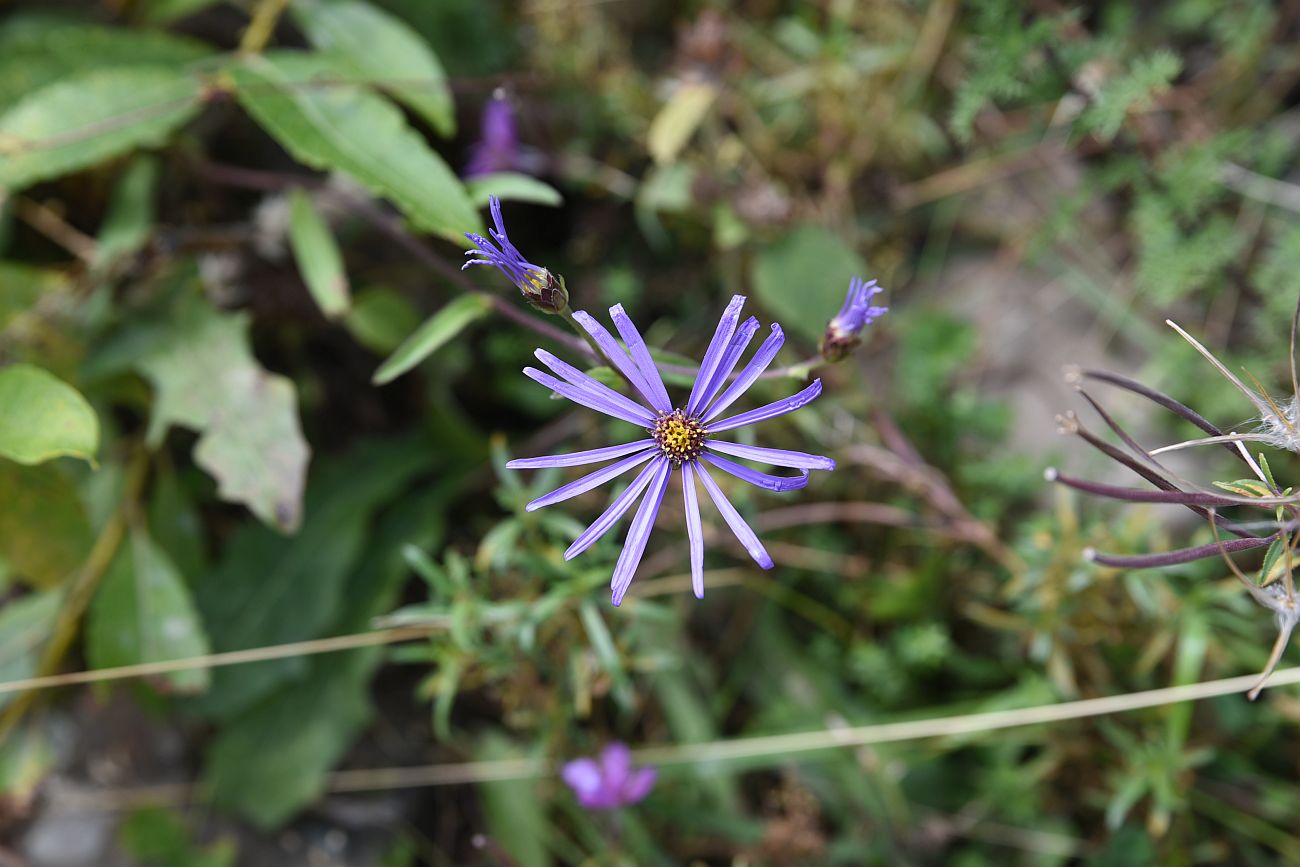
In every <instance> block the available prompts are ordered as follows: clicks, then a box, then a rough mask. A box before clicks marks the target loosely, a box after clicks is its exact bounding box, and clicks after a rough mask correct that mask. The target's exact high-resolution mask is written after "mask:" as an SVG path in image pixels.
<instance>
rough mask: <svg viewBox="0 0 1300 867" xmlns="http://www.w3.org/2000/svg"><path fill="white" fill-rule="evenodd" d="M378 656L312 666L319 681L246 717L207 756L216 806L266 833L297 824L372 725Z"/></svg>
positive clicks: (279, 695)
mask: <svg viewBox="0 0 1300 867" xmlns="http://www.w3.org/2000/svg"><path fill="white" fill-rule="evenodd" d="M379 652H380V651H379V648H366V649H365V650H360V651H351V652H349V653H347V654H345V655H342V656H335V658H333V659H329V660H319V659H318V660H312V662H311V669H312V675H311V676H309V677H307V678H306V679H304V680H301V681H299V682H298V683H296V684H293V685H291V686H289V687H287V688H281V689H279V690H277V692H276V694H275V695H274V696H272V697H271V699H270V700H268V701H266V702H263V703H261V704H258V705H257V706H255V707H253V708H252V709H250V710H247V711H244V712H243V713H241V714H240V715H239V718H238V720H236V721H234V722H233V723H232V724H230V725H227V726H226V727H224V728H223V729H222V731H221V733H220V734H219V735H218V736H217V739H216V741H215V742H214V743H213V745H212V749H211V750H210V751H209V753H208V760H207V774H206V783H207V789H208V791H209V792H210V793H211V795H212V801H213V803H214V804H217V805H218V806H222V807H226V808H228V809H232V810H235V811H236V812H238V813H240V814H241V815H243V816H244V817H245V818H246V819H248V820H249V821H251V822H253V823H254V824H256V825H258V826H259V827H261V828H274V827H276V826H277V825H279V824H281V823H283V822H284V821H286V820H287V819H290V818H292V817H293V815H294V814H295V813H296V812H298V810H300V809H301V808H302V807H303V806H304V805H306V804H308V803H310V802H311V801H313V800H315V799H316V798H317V797H319V796H320V795H321V794H322V793H323V791H324V785H325V778H326V772H328V770H329V769H330V768H331V767H333V765H334V763H335V762H336V761H338V759H339V758H340V757H341V756H342V754H343V751H344V750H346V749H347V747H348V745H349V744H351V743H352V740H353V739H354V738H355V737H356V735H357V733H358V732H359V731H360V730H361V729H362V728H363V727H364V726H365V724H366V722H367V721H368V720H369V719H370V713H371V708H370V702H369V695H368V693H369V690H368V684H369V680H370V674H371V671H372V670H373V665H374V662H375V661H376V660H377V659H378V658H379Z"/></svg>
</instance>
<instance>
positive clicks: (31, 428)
mask: <svg viewBox="0 0 1300 867" xmlns="http://www.w3.org/2000/svg"><path fill="white" fill-rule="evenodd" d="M98 448H99V419H98V418H96V417H95V411H94V410H93V409H91V408H90V404H89V403H87V402H86V399H85V398H84V397H82V396H81V392H79V391H77V390H76V389H75V388H73V387H72V386H70V385H68V384H67V383H65V382H63V380H61V379H59V378H58V377H56V376H54V375H53V374H51V373H47V372H46V371H44V370H41V369H40V368H39V367H33V366H32V365H30V364H15V365H11V366H10V367H5V368H0V457H6V458H9V459H10V460H13V461H17V462H18V463H20V464H39V463H42V462H44V461H48V460H50V459H52V458H58V457H76V458H82V459H83V460H87V461H90V462H92V463H93V462H94V460H95V452H96V451H97V450H98Z"/></svg>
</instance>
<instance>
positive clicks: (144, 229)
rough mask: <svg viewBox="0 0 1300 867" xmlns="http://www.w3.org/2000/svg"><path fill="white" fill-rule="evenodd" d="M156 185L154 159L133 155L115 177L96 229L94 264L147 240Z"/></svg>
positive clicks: (101, 264)
mask: <svg viewBox="0 0 1300 867" xmlns="http://www.w3.org/2000/svg"><path fill="white" fill-rule="evenodd" d="M157 188H158V160H157V159H155V158H154V157H151V156H140V157H136V158H135V159H134V160H132V161H131V164H130V165H128V166H127V167H126V170H125V171H123V172H122V175H121V177H119V178H118V181H117V185H116V186H115V187H114V188H113V199H112V202H111V203H110V204H109V207H108V214H107V216H105V217H104V224H103V225H102V226H101V227H100V229H99V239H98V241H99V243H98V245H97V246H96V249H95V263H94V264H95V266H96V267H97V268H103V267H105V266H107V265H109V264H111V263H112V262H113V261H114V260H116V259H119V258H121V257H123V256H129V255H131V254H132V253H134V252H136V251H137V250H139V249H140V248H141V247H142V246H144V243H145V242H146V241H147V240H149V232H150V231H151V230H152V229H153V219H154V207H153V199H154V193H155V192H156V191H157Z"/></svg>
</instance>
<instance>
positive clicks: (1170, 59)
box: [1079, 49, 1183, 141]
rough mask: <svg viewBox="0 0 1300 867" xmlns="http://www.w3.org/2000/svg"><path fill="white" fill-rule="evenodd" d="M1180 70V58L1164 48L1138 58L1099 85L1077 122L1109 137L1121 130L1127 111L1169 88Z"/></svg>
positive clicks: (1145, 103)
mask: <svg viewBox="0 0 1300 867" xmlns="http://www.w3.org/2000/svg"><path fill="white" fill-rule="evenodd" d="M1182 71H1183V61H1182V59H1181V58H1180V57H1179V56H1178V55H1177V54H1174V53H1173V52H1172V51H1169V50H1167V49H1162V50H1160V51H1156V52H1154V53H1152V54H1151V55H1149V56H1147V57H1141V58H1138V59H1137V60H1136V61H1134V62H1133V64H1132V66H1131V67H1130V68H1129V70H1128V71H1127V72H1125V73H1124V74H1123V75H1118V76H1116V77H1115V78H1113V79H1111V80H1110V81H1107V82H1106V83H1105V84H1104V85H1102V87H1101V90H1100V92H1099V93H1098V94H1097V96H1096V99H1095V100H1094V102H1093V104H1092V105H1091V106H1089V108H1088V110H1087V111H1085V112H1084V113H1083V115H1082V116H1081V117H1080V118H1079V123H1080V125H1081V126H1082V127H1083V128H1084V129H1087V130H1089V131H1090V132H1092V133H1093V134H1094V135H1096V136H1097V137H1098V138H1101V139H1102V140H1103V141H1109V140H1110V139H1112V138H1114V137H1115V135H1116V134H1117V133H1118V132H1119V131H1120V128H1121V127H1122V126H1123V125H1124V120H1125V118H1126V117H1127V116H1128V113H1129V111H1131V110H1134V109H1137V110H1142V109H1145V108H1147V107H1149V106H1150V105H1151V102H1152V97H1153V96H1155V94H1157V93H1160V92H1162V91H1165V90H1168V88H1169V85H1170V83H1171V82H1172V81H1173V80H1174V79H1175V78H1177V77H1178V74H1179V73H1180V72H1182Z"/></svg>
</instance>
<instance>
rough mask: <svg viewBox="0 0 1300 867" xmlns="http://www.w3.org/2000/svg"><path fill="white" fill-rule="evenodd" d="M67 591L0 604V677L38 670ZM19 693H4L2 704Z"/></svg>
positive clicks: (17, 676) (29, 674) (21, 676)
mask: <svg viewBox="0 0 1300 867" xmlns="http://www.w3.org/2000/svg"><path fill="white" fill-rule="evenodd" d="M62 598H63V594H62V593H59V592H57V591H54V590H50V591H47V592H45V593H33V594H32V595H30V596H23V597H22V598H20V599H15V600H13V601H12V602H8V603H6V604H5V606H4V607H3V608H0V681H10V680H23V679H25V678H28V677H32V676H33V675H35V674H36V664H37V659H38V656H39V654H40V649H41V647H42V646H44V644H45V639H47V638H49V636H50V630H51V629H52V628H53V627H54V618H55V617H56V616H57V615H58V613H59V604H60V602H61V601H62ZM15 695H17V693H14V692H9V693H0V707H4V706H5V705H6V704H8V703H9V702H11V701H13V698H14V696H15Z"/></svg>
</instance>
